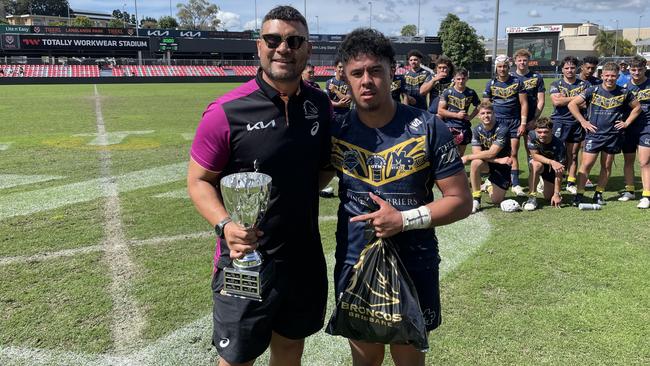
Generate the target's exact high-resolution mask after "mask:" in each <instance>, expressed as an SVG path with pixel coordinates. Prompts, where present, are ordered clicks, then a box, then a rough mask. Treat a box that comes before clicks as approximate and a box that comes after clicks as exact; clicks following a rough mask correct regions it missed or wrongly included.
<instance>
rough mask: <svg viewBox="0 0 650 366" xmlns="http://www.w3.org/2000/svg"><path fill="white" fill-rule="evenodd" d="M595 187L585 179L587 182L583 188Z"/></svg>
mask: <svg viewBox="0 0 650 366" xmlns="http://www.w3.org/2000/svg"><path fill="white" fill-rule="evenodd" d="M595 186H596V185H595V184H593V183H592V182H591V180H589V179H587V182H585V188H594V187H595Z"/></svg>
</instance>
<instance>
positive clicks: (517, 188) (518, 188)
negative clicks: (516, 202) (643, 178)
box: [511, 186, 526, 197]
mask: <svg viewBox="0 0 650 366" xmlns="http://www.w3.org/2000/svg"><path fill="white" fill-rule="evenodd" d="M511 191H512V193H514V194H515V196H517V197H523V196H525V195H526V193H525V192H524V189H523V188H521V186H512V188H511Z"/></svg>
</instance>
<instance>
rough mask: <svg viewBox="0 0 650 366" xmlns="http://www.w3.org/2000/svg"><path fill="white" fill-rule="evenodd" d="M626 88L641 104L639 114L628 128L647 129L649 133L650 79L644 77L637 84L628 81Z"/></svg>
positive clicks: (635, 129)
mask: <svg viewBox="0 0 650 366" xmlns="http://www.w3.org/2000/svg"><path fill="white" fill-rule="evenodd" d="M627 88H628V90H629V91H630V92H632V94H634V96H635V97H636V100H638V101H639V104H641V114H639V117H637V118H636V120H634V122H633V123H632V124H631V125H630V127H628V128H631V129H632V130H633V131H639V132H641V131H647V132H648V133H650V79H646V80H645V81H644V82H643V83H641V84H639V85H636V84H634V81H630V82H629V83H627Z"/></svg>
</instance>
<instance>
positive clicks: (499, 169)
mask: <svg viewBox="0 0 650 366" xmlns="http://www.w3.org/2000/svg"><path fill="white" fill-rule="evenodd" d="M488 167H489V168H490V176H489V178H488V179H490V182H492V184H494V185H495V186H497V187H499V188H502V189H504V190H508V188H510V185H511V184H512V180H511V179H510V171H511V170H512V166H510V165H508V164H497V163H488Z"/></svg>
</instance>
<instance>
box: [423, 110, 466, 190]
mask: <svg viewBox="0 0 650 366" xmlns="http://www.w3.org/2000/svg"><path fill="white" fill-rule="evenodd" d="M427 124H428V127H429V132H428V134H429V136H428V141H429V152H430V153H429V162H430V164H431V175H432V176H433V178H434V179H435V180H440V179H444V178H447V177H450V176H452V175H454V174H456V173H458V172H459V171H461V170H463V169H464V166H463V162H462V161H461V160H460V155H459V154H458V148H457V147H456V143H455V142H454V139H453V137H452V135H451V133H450V132H449V128H447V125H445V123H444V122H443V121H442V120H440V119H439V118H438V117H435V116H432V117H431V118H430V119H429V120H428V121H427Z"/></svg>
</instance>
